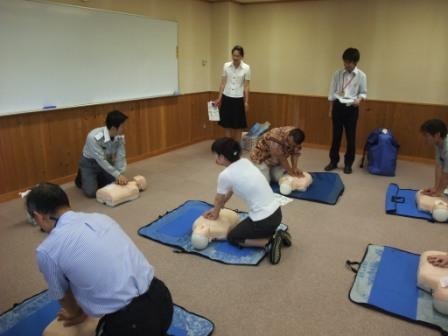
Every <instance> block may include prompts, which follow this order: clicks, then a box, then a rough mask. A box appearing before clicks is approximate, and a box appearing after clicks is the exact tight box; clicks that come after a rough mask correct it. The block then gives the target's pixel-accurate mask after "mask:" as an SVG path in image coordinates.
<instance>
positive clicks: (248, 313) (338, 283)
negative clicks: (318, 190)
mask: <svg viewBox="0 0 448 336" xmlns="http://www.w3.org/2000/svg"><path fill="white" fill-rule="evenodd" d="M210 144H211V142H209V141H207V142H202V143H199V144H196V145H193V146H189V147H186V148H182V149H179V150H176V151H173V152H170V153H168V154H164V155H160V156H157V157H154V158H150V159H148V160H145V161H140V162H138V163H135V164H132V165H130V167H129V175H136V174H142V175H145V176H146V177H147V179H148V182H149V189H148V190H147V191H145V192H143V193H142V194H141V197H140V198H139V199H137V200H135V201H133V202H131V203H127V204H124V205H121V206H119V207H116V208H108V207H106V206H103V205H100V204H99V203H97V202H96V201H95V200H89V199H86V198H84V197H83V196H82V194H81V192H80V191H79V190H78V189H77V188H76V187H75V186H74V185H73V183H68V184H66V185H64V188H65V190H66V191H67V193H68V195H69V197H70V199H71V203H72V207H73V208H74V209H75V210H81V211H85V212H102V213H106V214H108V215H110V216H112V217H113V218H115V219H116V220H117V221H118V222H119V223H121V225H122V226H123V228H124V229H125V231H126V232H127V233H128V234H129V235H130V236H131V237H132V239H133V240H134V241H135V242H136V244H137V245H138V247H139V248H140V249H141V250H142V251H143V253H144V254H145V255H146V257H147V258H148V260H149V261H150V263H151V264H152V265H154V266H155V269H156V274H157V276H158V277H159V278H160V279H162V280H163V281H165V283H166V284H167V286H168V287H169V288H170V290H171V292H172V295H173V298H174V301H175V302H176V303H178V304H180V305H182V306H184V307H186V308H187V309H189V310H192V311H194V312H196V313H199V314H202V315H205V316H207V317H208V318H209V319H211V320H213V321H214V323H215V325H216V329H215V335H217V336H222V335H363V336H368V335H408V336H411V335H419V336H420V335H437V334H439V333H438V332H437V331H434V330H431V329H428V328H426V327H422V326H418V325H414V324H412V323H408V322H405V321H402V320H399V319H396V318H393V317H391V316H387V315H384V314H381V313H378V312H376V311H372V310H369V309H365V308H363V307H361V306H358V305H355V304H353V303H351V302H350V301H349V300H348V291H349V289H350V286H351V284H352V280H353V273H351V272H350V271H349V270H347V269H346V268H345V267H344V263H345V261H346V259H354V260H360V259H361V257H362V256H363V254H364V250H365V248H366V246H367V244H369V243H375V244H382V245H390V246H395V247H398V248H401V249H405V250H409V251H414V252H417V253H421V252H422V251H425V250H428V249H439V250H446V249H448V244H447V240H448V239H447V237H448V235H447V234H448V227H446V226H445V225H441V224H431V223H429V222H426V221H422V220H416V219H410V218H404V217H397V216H389V215H386V214H385V213H384V197H385V190H386V187H387V185H388V184H389V183H390V182H396V183H398V184H400V186H402V187H408V188H421V187H427V186H431V184H432V181H433V168H432V167H431V166H429V165H423V164H418V163H412V162H404V161H400V162H398V168H397V172H398V175H397V176H396V177H394V178H390V177H389V178H388V177H379V176H373V175H369V174H367V173H366V172H365V171H363V170H360V169H359V168H355V170H354V173H353V174H352V175H344V174H342V171H339V172H340V173H341V176H342V179H343V181H344V183H345V186H346V189H345V193H344V195H343V196H342V198H341V199H340V200H339V202H338V203H337V205H336V206H329V205H322V204H318V203H311V202H306V201H294V202H292V203H290V204H288V205H286V206H285V207H284V208H283V218H284V220H283V221H284V223H286V224H288V225H289V228H290V232H291V234H292V236H293V239H294V241H293V246H292V247H291V248H289V249H283V257H282V260H281V262H280V264H279V265H277V266H273V265H271V264H269V262H268V260H264V261H263V262H262V263H261V264H260V265H259V266H257V267H250V266H248V267H245V266H229V265H223V264H220V263H216V262H212V261H209V260H207V259H205V258H200V257H196V256H193V255H188V254H175V253H173V252H172V249H171V248H169V247H167V246H164V245H161V244H158V243H155V242H152V241H150V240H147V239H144V238H141V237H139V236H138V235H137V230H138V228H140V227H141V226H143V225H145V224H147V223H149V222H151V221H152V220H154V219H155V218H156V217H157V216H158V215H159V214H164V213H165V212H166V211H167V210H171V209H174V208H176V207H177V206H179V205H180V204H181V203H183V202H184V201H186V200H189V199H197V200H205V201H209V202H212V200H213V196H214V193H215V188H216V178H217V175H218V173H219V171H220V170H221V169H222V167H219V166H217V165H216V164H215V163H214V156H213V155H212V154H211V152H210ZM327 160H328V159H327V152H326V151H322V150H316V149H309V148H306V149H304V151H303V155H302V157H301V161H300V162H301V168H303V169H305V170H308V171H321V170H322V168H323V167H324V165H325V164H327ZM228 206H229V207H233V208H238V209H241V210H243V209H244V205H243V203H242V202H241V201H240V200H238V199H236V198H235V199H232V200H231V201H230V202H229V204H228ZM0 223H1V225H0V279H1V280H0V297H1V299H0V311H5V310H6V309H8V308H10V307H11V306H12V304H14V303H15V302H20V301H22V300H23V299H25V298H27V297H29V296H31V295H33V294H35V293H37V292H39V291H41V290H43V289H45V288H46V285H45V281H44V280H43V277H42V275H41V274H40V273H39V271H38V269H37V266H36V262H35V256H34V250H35V248H36V247H37V245H38V244H39V243H40V242H41V241H42V240H43V239H44V238H45V234H44V233H42V232H40V231H39V229H37V228H35V227H32V226H30V224H28V223H27V222H26V221H25V213H24V207H23V202H22V200H20V199H16V200H12V201H9V202H6V203H1V204H0Z"/></svg>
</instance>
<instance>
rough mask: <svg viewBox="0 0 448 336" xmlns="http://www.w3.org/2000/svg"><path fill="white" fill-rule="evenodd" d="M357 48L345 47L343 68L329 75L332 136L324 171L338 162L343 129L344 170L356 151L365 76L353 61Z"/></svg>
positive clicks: (365, 83) (349, 171) (357, 59)
mask: <svg viewBox="0 0 448 336" xmlns="http://www.w3.org/2000/svg"><path fill="white" fill-rule="evenodd" d="M359 58H360V54H359V50H358V49H355V48H348V49H346V50H345V51H344V53H343V54H342V60H343V62H344V69H341V70H338V71H336V72H335V74H334V75H333V80H332V81H331V85H330V93H329V95H328V100H329V101H330V112H329V113H330V117H331V120H332V121H333V140H332V143H331V149H330V163H329V164H328V165H327V166H326V167H325V170H326V171H330V170H333V169H336V168H337V167H338V162H339V148H340V146H341V139H342V132H343V130H344V129H345V136H346V139H347V149H346V152H345V158H344V164H345V165H344V173H345V174H351V173H352V165H353V161H354V160H355V151H356V124H357V122H358V114H359V104H360V103H361V101H362V100H364V99H366V98H367V77H366V74H365V73H364V72H362V71H361V70H359V69H358V68H357V67H356V65H357V64H358V62H359Z"/></svg>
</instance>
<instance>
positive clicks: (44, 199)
mask: <svg viewBox="0 0 448 336" xmlns="http://www.w3.org/2000/svg"><path fill="white" fill-rule="evenodd" d="M25 204H26V210H27V211H28V213H29V214H30V215H31V216H33V214H34V211H36V212H39V213H42V214H46V215H47V214H52V213H55V212H56V211H57V210H59V209H61V208H65V207H69V206H70V202H69V200H68V196H67V194H66V193H65V191H64V190H62V188H61V187H60V186H58V185H57V184H53V183H48V182H42V183H39V184H38V185H36V186H35V187H33V188H32V189H31V191H30V192H29V193H28V195H26V201H25Z"/></svg>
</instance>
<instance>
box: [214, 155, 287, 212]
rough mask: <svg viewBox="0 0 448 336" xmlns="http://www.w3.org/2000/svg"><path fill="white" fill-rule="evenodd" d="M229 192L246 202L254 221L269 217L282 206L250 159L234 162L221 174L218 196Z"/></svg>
mask: <svg viewBox="0 0 448 336" xmlns="http://www.w3.org/2000/svg"><path fill="white" fill-rule="evenodd" d="M229 191H233V193H234V194H235V195H237V196H238V197H240V198H242V199H243V200H244V202H245V203H246V204H247V206H248V207H249V217H250V218H251V219H252V220H253V221H260V220H263V219H265V218H267V217H269V216H270V215H272V214H273V213H274V212H275V211H276V210H277V209H278V208H279V206H280V204H279V203H278V201H277V199H276V198H275V196H274V193H273V191H272V189H271V187H270V186H269V183H268V181H267V180H266V178H265V177H264V176H263V174H262V173H261V171H260V170H259V169H258V168H257V167H255V165H254V164H253V163H252V162H251V161H249V160H248V159H239V160H238V161H236V162H233V163H232V164H230V165H229V166H227V167H226V169H224V170H223V171H222V172H221V174H219V177H218V190H217V192H218V194H221V195H226V194H227V193H228V192H229Z"/></svg>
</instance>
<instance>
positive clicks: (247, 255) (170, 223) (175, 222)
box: [138, 201, 286, 266]
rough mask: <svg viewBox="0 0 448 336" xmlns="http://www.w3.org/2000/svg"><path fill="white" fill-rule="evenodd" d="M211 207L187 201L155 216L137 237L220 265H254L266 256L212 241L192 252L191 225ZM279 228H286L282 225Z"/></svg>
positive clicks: (256, 249) (253, 249)
mask: <svg viewBox="0 0 448 336" xmlns="http://www.w3.org/2000/svg"><path fill="white" fill-rule="evenodd" d="M212 207H213V206H212V205H211V204H209V203H206V202H203V201H187V202H185V203H184V204H182V205H181V206H180V207H178V208H177V209H174V210H172V211H170V212H167V213H166V214H165V215H163V216H159V219H157V220H155V221H154V222H152V223H150V224H148V225H146V226H144V227H142V228H140V229H139V230H138V234H139V235H140V236H143V237H145V238H149V239H152V240H154V241H157V242H159V243H162V244H165V245H169V246H173V247H176V248H178V249H179V252H186V253H192V254H197V255H200V256H203V257H206V258H209V259H211V260H214V261H219V262H222V263H224V264H231V265H254V266H255V265H258V264H259V263H260V262H261V260H263V258H264V257H265V255H266V250H265V249H263V248H255V247H245V248H240V247H237V246H234V245H231V244H230V243H229V242H227V241H213V242H211V243H210V244H209V245H208V246H207V248H205V249H203V250H200V251H198V250H195V249H194V247H193V245H191V233H192V226H193V223H194V221H195V220H196V219H197V218H198V217H199V216H201V215H202V214H203V213H204V212H205V211H207V210H209V209H211V208H212ZM246 216H247V214H246V213H240V217H241V219H243V218H245V217H246ZM280 225H282V226H284V228H286V226H285V225H284V224H280ZM284 228H283V229H284Z"/></svg>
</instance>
